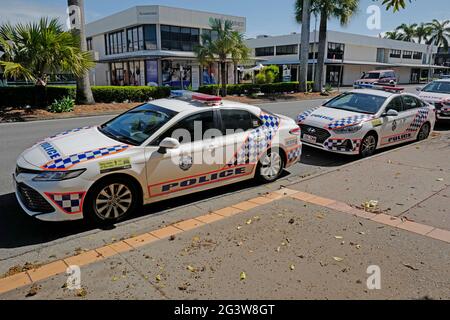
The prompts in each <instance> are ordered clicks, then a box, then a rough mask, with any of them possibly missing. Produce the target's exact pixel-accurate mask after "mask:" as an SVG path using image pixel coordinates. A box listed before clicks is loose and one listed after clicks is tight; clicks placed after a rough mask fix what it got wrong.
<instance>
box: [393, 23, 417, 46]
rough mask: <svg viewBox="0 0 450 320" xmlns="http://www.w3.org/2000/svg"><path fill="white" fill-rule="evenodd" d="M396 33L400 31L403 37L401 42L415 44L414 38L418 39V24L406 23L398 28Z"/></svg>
mask: <svg viewBox="0 0 450 320" xmlns="http://www.w3.org/2000/svg"><path fill="white" fill-rule="evenodd" d="M395 30H396V31H399V32H400V34H401V35H402V37H401V40H403V41H407V42H415V40H414V38H415V37H416V34H417V32H416V31H417V24H416V23H414V24H410V25H408V24H406V23H402V24H401V25H400V26H398V27H397V28H396V29H395Z"/></svg>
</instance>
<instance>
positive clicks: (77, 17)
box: [67, 0, 95, 104]
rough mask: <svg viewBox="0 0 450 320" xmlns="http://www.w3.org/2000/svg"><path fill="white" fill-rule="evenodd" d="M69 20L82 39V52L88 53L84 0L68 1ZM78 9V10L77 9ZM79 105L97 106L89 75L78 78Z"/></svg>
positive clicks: (73, 29)
mask: <svg viewBox="0 0 450 320" xmlns="http://www.w3.org/2000/svg"><path fill="white" fill-rule="evenodd" d="M67 4H68V6H69V10H70V12H69V18H70V20H71V26H72V31H73V32H74V33H75V34H76V35H78V36H79V37H80V48H81V51H83V52H85V51H87V43H86V32H85V30H84V28H85V18H84V0H68V2H67ZM76 7H78V9H77V8H76ZM77 103H79V104H95V100H94V96H93V94H92V89H91V82H90V80H89V73H85V74H84V75H83V76H82V77H79V78H77Z"/></svg>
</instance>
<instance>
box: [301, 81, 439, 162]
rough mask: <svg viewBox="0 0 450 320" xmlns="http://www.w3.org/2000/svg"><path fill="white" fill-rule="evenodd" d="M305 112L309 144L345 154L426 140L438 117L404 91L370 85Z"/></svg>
mask: <svg viewBox="0 0 450 320" xmlns="http://www.w3.org/2000/svg"><path fill="white" fill-rule="evenodd" d="M367 87H368V88H370V89H358V90H352V91H349V92H346V93H343V94H341V95H339V96H337V97H336V98H334V99H331V100H330V101H328V102H326V103H325V104H323V105H322V106H320V107H317V108H313V109H310V110H307V111H305V112H303V113H301V114H300V115H299V116H298V119H297V122H298V124H299V126H300V127H301V132H302V135H301V140H302V142H303V143H304V144H305V145H309V146H312V147H315V148H320V149H324V150H327V151H332V152H337V153H343V154H359V155H361V156H363V157H367V156H370V155H372V154H373V153H374V152H375V150H376V149H379V148H384V147H388V146H392V145H395V144H399V143H402V142H405V141H412V140H422V139H426V138H427V137H428V136H429V134H430V132H431V130H432V128H433V127H434V124H435V121H436V117H435V110H434V107H433V106H432V105H429V104H428V103H426V102H424V101H423V100H421V99H419V98H418V97H416V96H415V95H411V94H407V93H401V91H403V89H402V88H398V87H381V86H375V85H368V86H367Z"/></svg>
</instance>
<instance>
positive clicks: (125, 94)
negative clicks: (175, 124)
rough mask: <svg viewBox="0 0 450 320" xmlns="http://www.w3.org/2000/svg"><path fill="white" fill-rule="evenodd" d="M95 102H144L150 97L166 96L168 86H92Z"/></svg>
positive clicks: (168, 91)
mask: <svg viewBox="0 0 450 320" xmlns="http://www.w3.org/2000/svg"><path fill="white" fill-rule="evenodd" d="M92 94H93V95H94V99H95V101H96V102H103V103H111V102H124V101H130V102H145V101H148V100H151V99H161V98H166V97H168V96H169V95H170V88H166V87H112V86H109V87H108V86H105V87H92Z"/></svg>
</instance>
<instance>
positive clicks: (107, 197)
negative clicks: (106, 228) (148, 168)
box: [84, 177, 138, 224]
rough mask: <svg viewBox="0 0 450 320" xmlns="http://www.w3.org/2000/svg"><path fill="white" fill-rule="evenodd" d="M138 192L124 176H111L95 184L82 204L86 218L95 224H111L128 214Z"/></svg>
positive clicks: (136, 199)
mask: <svg viewBox="0 0 450 320" xmlns="http://www.w3.org/2000/svg"><path fill="white" fill-rule="evenodd" d="M137 204H138V192H137V190H136V187H135V186H134V184H132V183H130V182H129V181H128V180H127V179H126V178H123V177H113V178H110V179H105V180H103V181H101V182H100V183H98V184H97V185H95V186H94V187H93V188H92V189H91V190H90V191H89V196H88V197H87V199H86V202H85V204H84V208H85V212H86V213H87V218H88V219H90V220H92V221H94V222H95V223H97V224H112V223H116V222H119V221H121V220H123V219H125V218H126V217H128V216H130V215H131V214H132V213H133V212H134V211H135V210H136V207H137Z"/></svg>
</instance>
